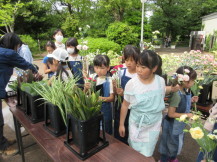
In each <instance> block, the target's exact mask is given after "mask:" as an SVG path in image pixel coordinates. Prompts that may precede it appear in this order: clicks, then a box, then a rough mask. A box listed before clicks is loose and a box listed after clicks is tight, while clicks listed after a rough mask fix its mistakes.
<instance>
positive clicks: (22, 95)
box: [17, 88, 26, 113]
mask: <svg viewBox="0 0 217 162" xmlns="http://www.w3.org/2000/svg"><path fill="white" fill-rule="evenodd" d="M25 100H26V92H24V91H22V90H21V89H20V88H17V105H18V108H19V109H21V110H22V111H23V112H24V113H26V105H25V102H26V101H25Z"/></svg>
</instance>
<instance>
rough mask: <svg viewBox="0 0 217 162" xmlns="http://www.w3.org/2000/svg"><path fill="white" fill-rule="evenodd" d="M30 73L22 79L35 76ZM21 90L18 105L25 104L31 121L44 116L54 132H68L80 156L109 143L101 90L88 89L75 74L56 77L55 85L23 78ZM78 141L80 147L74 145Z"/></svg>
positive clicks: (68, 144) (68, 139) (70, 143)
mask: <svg viewBox="0 0 217 162" xmlns="http://www.w3.org/2000/svg"><path fill="white" fill-rule="evenodd" d="M30 75H31V74H29V75H24V76H23V77H24V78H22V79H20V78H19V79H18V80H22V81H23V80H26V78H31V76H30ZM27 80H28V79H27ZM19 85H20V86H19ZM13 87H14V88H15V85H13ZM17 91H19V92H18V93H20V94H21V95H18V100H20V101H21V102H20V105H21V106H18V108H22V110H23V111H24V113H25V114H26V115H27V117H28V118H29V119H30V121H31V122H32V123H37V122H40V121H43V120H44V128H45V129H46V130H47V131H49V132H50V133H51V134H52V135H54V136H60V135H62V134H65V133H66V141H65V145H66V147H68V148H69V149H70V150H71V151H72V152H74V153H75V155H77V156H78V157H79V158H80V159H82V160H84V159H86V158H88V157H90V156H91V155H93V154H94V153H96V152H98V151H99V150H101V149H103V148H104V147H106V146H108V142H107V141H106V138H105V131H104V121H103V115H102V113H101V112H100V109H101V105H102V101H101V100H99V92H94V91H91V92H89V93H88V94H87V93H85V92H84V91H82V90H81V89H80V88H79V87H77V85H76V79H74V78H71V79H69V80H68V81H67V82H62V81H61V80H60V79H54V80H53V81H52V86H49V85H48V82H47V81H37V82H31V83H26V82H20V81H19V84H18V90H17ZM101 123H102V124H103V125H102V128H103V130H102V137H101V136H100V134H101V133H100V132H101V131H100V125H101ZM90 137H91V138H90ZM74 145H75V146H77V147H78V148H79V151H76V149H74Z"/></svg>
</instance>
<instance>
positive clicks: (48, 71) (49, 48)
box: [42, 41, 56, 79]
mask: <svg viewBox="0 0 217 162" xmlns="http://www.w3.org/2000/svg"><path fill="white" fill-rule="evenodd" d="M45 48H46V51H47V53H48V55H49V54H52V53H53V51H54V50H55V48H56V46H55V44H54V42H51V41H48V42H47V44H46V46H45ZM47 60H48V57H47V56H45V57H44V59H43V61H42V63H43V69H44V73H45V74H48V79H50V78H51V77H52V76H53V74H54V73H53V72H52V71H51V69H50V67H49V66H48V65H47Z"/></svg>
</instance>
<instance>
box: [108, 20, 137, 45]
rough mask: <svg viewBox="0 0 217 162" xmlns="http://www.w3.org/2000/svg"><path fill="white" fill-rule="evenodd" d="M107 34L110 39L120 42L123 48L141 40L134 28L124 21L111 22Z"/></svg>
mask: <svg viewBox="0 0 217 162" xmlns="http://www.w3.org/2000/svg"><path fill="white" fill-rule="evenodd" d="M106 35H107V38H108V39H109V40H112V41H114V42H116V43H118V44H120V46H121V48H123V47H124V46H126V45H128V44H133V45H135V44H136V43H137V42H139V40H138V34H137V33H134V28H133V27H132V26H129V25H127V24H125V23H122V22H115V23H112V24H110V25H109V27H108V29H107V30H106Z"/></svg>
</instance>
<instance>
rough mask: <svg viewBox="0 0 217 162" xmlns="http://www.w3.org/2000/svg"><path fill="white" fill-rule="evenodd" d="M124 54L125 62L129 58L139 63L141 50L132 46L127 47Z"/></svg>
mask: <svg viewBox="0 0 217 162" xmlns="http://www.w3.org/2000/svg"><path fill="white" fill-rule="evenodd" d="M123 53H124V60H127V59H128V58H130V57H131V58H133V60H135V62H137V61H138V58H139V54H140V50H139V48H137V47H135V46H132V45H126V46H125V48H124V49H123Z"/></svg>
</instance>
